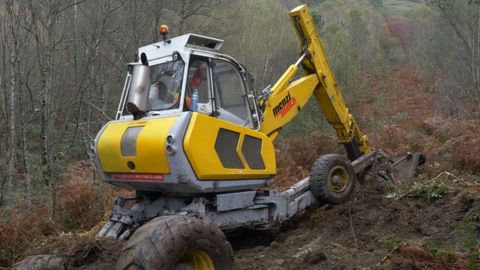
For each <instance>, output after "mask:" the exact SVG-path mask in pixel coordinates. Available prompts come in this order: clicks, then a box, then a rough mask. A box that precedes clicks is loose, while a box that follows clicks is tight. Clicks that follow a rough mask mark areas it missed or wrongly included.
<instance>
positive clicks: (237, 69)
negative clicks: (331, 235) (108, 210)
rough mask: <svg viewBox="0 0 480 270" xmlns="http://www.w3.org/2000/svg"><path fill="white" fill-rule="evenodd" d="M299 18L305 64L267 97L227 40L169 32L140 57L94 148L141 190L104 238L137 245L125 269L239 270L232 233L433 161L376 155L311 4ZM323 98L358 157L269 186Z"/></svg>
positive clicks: (121, 178) (323, 163) (112, 174)
mask: <svg viewBox="0 0 480 270" xmlns="http://www.w3.org/2000/svg"><path fill="white" fill-rule="evenodd" d="M289 16H290V19H291V21H292V24H293V27H294V28H295V30H296V33H297V37H298V41H299V46H298V54H299V58H298V60H297V61H296V62H295V63H294V64H292V65H291V66H290V67H288V69H287V70H286V71H285V72H284V74H283V75H282V76H281V77H280V79H279V80H278V81H277V82H276V83H275V84H274V85H273V86H272V87H267V88H265V89H264V90H263V91H261V93H259V94H257V92H256V91H255V89H254V85H253V80H252V76H251V75H250V73H248V72H247V70H246V69H245V67H244V66H243V65H241V64H239V63H238V62H237V61H236V60H235V59H234V58H232V57H230V56H228V55H226V54H223V53H221V52H220V48H221V46H222V44H223V41H222V40H220V39H216V38H211V37H206V36H202V35H196V34H187V35H183V36H179V37H176V38H172V39H169V38H167V36H166V35H167V32H168V27H166V26H162V27H161V33H162V35H163V40H161V41H160V42H158V43H155V44H151V45H147V46H144V47H141V48H139V51H138V55H139V59H138V61H137V62H135V63H131V64H130V65H129V67H128V73H127V78H126V81H125V85H124V90H123V93H122V96H121V100H120V105H119V108H118V111H117V116H116V120H114V121H111V122H109V123H107V124H106V125H105V126H104V127H103V128H102V129H101V130H100V132H99V133H98V135H97V137H96V139H95V145H94V147H93V151H94V156H95V160H96V164H95V165H96V168H97V171H98V173H99V175H100V176H101V177H102V178H103V179H104V180H105V181H106V182H108V183H111V184H114V185H117V186H120V187H126V188H130V189H134V190H136V196H134V197H132V198H117V200H116V202H115V206H114V208H113V211H112V214H111V217H110V219H109V221H108V223H107V224H106V225H105V226H104V227H103V228H102V229H101V231H100V232H99V233H98V236H99V237H111V238H115V239H124V240H128V241H127V242H126V244H125V247H124V249H123V254H122V256H121V258H120V259H119V261H118V264H117V269H231V268H232V266H233V252H232V248H231V246H230V244H229V243H228V241H227V240H226V238H225V236H224V234H223V232H222V230H229V229H234V228H239V227H249V228H266V227H271V226H274V225H278V224H279V223H281V222H283V221H285V220H287V219H289V218H291V217H292V216H294V215H295V214H296V213H298V212H300V211H302V210H303V209H305V208H306V207H309V206H312V205H319V204H326V203H328V204H340V203H343V202H345V201H347V200H348V199H349V197H350V195H351V194H352V192H353V190H354V187H355V182H356V181H357V179H363V178H364V177H365V176H366V175H370V176H372V175H373V176H375V177H378V178H380V179H385V180H395V179H404V178H409V177H412V176H413V174H414V173H415V169H416V167H417V166H419V165H421V164H423V163H424V162H425V156H424V155H423V154H416V153H410V154H408V155H406V156H404V157H400V158H394V157H390V156H388V155H387V154H386V153H385V152H383V151H381V150H375V149H373V148H372V146H371V145H370V144H369V141H368V138H367V136H366V135H364V134H362V132H361V131H360V129H359V127H358V126H357V124H356V121H355V119H354V117H353V116H352V115H351V113H350V111H349V110H348V107H347V106H346V104H345V101H344V99H343V97H342V94H341V92H340V89H339V88H338V86H337V82H336V81H335V77H334V75H333V72H332V70H331V68H330V66H329V64H328V60H327V57H326V55H325V52H324V50H323V48H322V44H321V42H320V39H319V37H318V34H317V30H316V28H315V24H314V21H313V20H312V17H311V15H310V12H309V10H308V8H307V6H306V5H302V6H299V7H297V8H295V9H293V10H292V11H291V12H290V13H289ZM299 70H302V71H303V75H302V74H300V76H298V75H299V74H298V73H299ZM296 76H297V77H296ZM295 78H297V79H295ZM312 96H315V98H316V100H317V101H318V104H319V105H320V107H321V108H322V110H323V113H324V114H325V116H326V119H327V120H328V122H329V123H330V124H331V125H332V126H333V127H334V128H335V130H336V133H337V136H338V142H339V143H340V144H342V145H344V147H345V150H346V153H347V156H343V155H337V154H330V155H325V156H322V157H320V158H319V159H318V160H317V161H316V162H315V164H314V165H313V168H312V171H311V176H310V177H308V178H306V179H303V180H301V181H299V182H297V183H296V184H295V185H293V186H292V187H290V188H289V189H287V190H285V191H283V192H279V191H275V190H271V189H268V187H269V186H270V185H271V184H272V181H273V180H272V179H273V177H274V176H275V173H276V161H275V149H274V145H273V142H274V140H275V139H276V138H277V137H278V135H279V134H280V132H281V130H282V128H283V127H284V126H285V125H286V124H288V123H289V122H290V121H291V120H292V119H293V118H294V117H295V116H297V115H298V114H299V113H300V112H301V110H302V109H303V108H304V106H305V105H306V103H307V101H308V100H309V99H310V97H312ZM318 143H322V142H321V141H319V142H318ZM293 151H295V150H294V149H293ZM292 177H295V176H292ZM129 201H130V202H132V203H128V204H127V202H129ZM127 205H130V207H127ZM131 205H133V206H131Z"/></svg>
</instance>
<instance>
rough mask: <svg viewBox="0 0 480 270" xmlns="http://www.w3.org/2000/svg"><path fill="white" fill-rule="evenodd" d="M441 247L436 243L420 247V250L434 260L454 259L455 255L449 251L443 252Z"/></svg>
mask: <svg viewBox="0 0 480 270" xmlns="http://www.w3.org/2000/svg"><path fill="white" fill-rule="evenodd" d="M442 246H443V245H440V244H438V243H428V244H424V245H422V248H423V249H424V250H425V251H427V252H428V253H430V254H431V255H432V256H433V257H434V258H438V259H442V260H445V261H449V260H451V259H453V258H454V257H455V255H456V254H455V253H453V252H450V251H445V250H443V249H442Z"/></svg>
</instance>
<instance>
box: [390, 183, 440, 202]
mask: <svg viewBox="0 0 480 270" xmlns="http://www.w3.org/2000/svg"><path fill="white" fill-rule="evenodd" d="M448 192H449V188H448V187H447V186H446V185H445V184H443V183H441V182H439V181H428V180H420V181H415V182H413V183H411V182H404V183H400V184H397V185H394V186H393V187H392V188H391V189H390V190H388V191H387V193H386V195H385V197H387V198H390V199H399V198H403V197H405V196H407V195H410V196H415V197H420V198H423V199H424V200H426V201H427V202H433V201H435V200H438V199H440V198H441V197H442V196H443V195H445V194H447V193H448Z"/></svg>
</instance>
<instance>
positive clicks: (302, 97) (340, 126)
mask: <svg viewBox="0 0 480 270" xmlns="http://www.w3.org/2000/svg"><path fill="white" fill-rule="evenodd" d="M289 16H290V19H291V21H292V23H293V25H294V27H295V31H296V33H297V37H298V41H299V54H300V58H299V59H298V61H297V62H296V63H295V64H292V65H291V66H290V67H289V68H288V69H287V70H286V71H285V73H284V74H283V75H282V76H281V77H280V79H279V80H278V81H277V82H276V83H275V84H274V86H273V87H272V88H271V89H268V91H266V93H264V97H263V100H261V106H262V107H263V108H264V115H263V121H262V123H261V129H260V131H261V132H263V133H265V134H266V135H267V136H269V137H270V138H272V139H275V138H276V137H277V136H278V134H279V132H280V130H281V128H282V127H283V126H284V125H286V124H287V123H289V122H290V121H291V120H292V119H293V118H294V117H295V116H296V115H297V114H298V113H299V111H300V110H301V109H302V108H303V107H304V106H305V104H306V103H307V101H308V100H309V99H310V97H311V96H312V95H314V96H315V98H316V100H317V101H318V104H319V105H320V107H321V108H322V111H323V113H324V114H325V116H326V119H327V120H328V122H329V123H330V124H331V125H332V126H333V127H334V128H335V130H336V132H337V137H338V141H339V143H341V144H343V145H344V146H345V149H346V151H347V155H348V158H349V159H350V160H352V161H353V160H356V159H358V158H359V157H361V156H362V155H363V154H366V153H368V152H371V151H372V148H371V146H370V144H369V142H368V138H367V136H366V135H363V134H362V132H361V131H360V129H359V127H358V126H357V123H356V122H355V119H354V117H353V116H352V115H351V114H350V112H349V110H348V107H347V105H346V104H345V101H344V99H343V96H342V93H341V92H340V89H339V88H338V85H337V82H336V80H335V76H334V74H333V72H332V70H331V68H330V65H329V64H328V59H327V56H326V55H325V52H324V49H323V47H322V44H321V42H320V40H319V38H318V34H317V30H316V27H315V24H314V22H313V20H312V17H311V15H310V12H309V10H308V7H307V6H306V5H303V6H299V7H297V8H295V9H293V10H292V11H291V12H290V13H289ZM300 66H301V67H302V69H303V72H304V74H303V76H302V77H301V78H299V79H296V80H293V79H294V77H295V76H296V75H297V73H298V71H299V68H300Z"/></svg>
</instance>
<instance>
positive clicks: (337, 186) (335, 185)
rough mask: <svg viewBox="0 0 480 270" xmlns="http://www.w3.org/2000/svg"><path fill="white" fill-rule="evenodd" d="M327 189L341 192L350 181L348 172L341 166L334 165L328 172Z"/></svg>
mask: <svg viewBox="0 0 480 270" xmlns="http://www.w3.org/2000/svg"><path fill="white" fill-rule="evenodd" d="M327 181H328V190H329V191H330V192H332V193H334V194H340V193H342V192H343V191H344V190H345V189H346V188H347V186H348V184H349V183H348V182H349V181H350V179H349V177H348V172H347V170H346V169H345V168H344V167H343V166H338V165H337V166H335V167H333V168H332V169H331V170H330V173H329V174H328V179H327Z"/></svg>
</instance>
